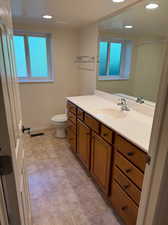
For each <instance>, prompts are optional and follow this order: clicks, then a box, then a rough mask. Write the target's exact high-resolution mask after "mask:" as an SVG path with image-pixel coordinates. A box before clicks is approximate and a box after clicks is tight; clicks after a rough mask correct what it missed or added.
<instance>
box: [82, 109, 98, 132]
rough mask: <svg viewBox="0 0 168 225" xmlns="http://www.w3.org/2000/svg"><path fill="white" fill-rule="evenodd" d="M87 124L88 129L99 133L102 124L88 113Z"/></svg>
mask: <svg viewBox="0 0 168 225" xmlns="http://www.w3.org/2000/svg"><path fill="white" fill-rule="evenodd" d="M85 123H86V124H87V125H88V127H90V128H92V129H93V130H94V131H96V133H99V128H100V123H99V122H98V121H97V120H96V119H94V118H93V117H92V116H90V115H89V114H87V113H85Z"/></svg>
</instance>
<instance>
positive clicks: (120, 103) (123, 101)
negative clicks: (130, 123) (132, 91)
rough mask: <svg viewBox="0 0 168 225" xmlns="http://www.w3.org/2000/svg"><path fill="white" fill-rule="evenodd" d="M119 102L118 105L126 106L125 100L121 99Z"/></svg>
mask: <svg viewBox="0 0 168 225" xmlns="http://www.w3.org/2000/svg"><path fill="white" fill-rule="evenodd" d="M119 100H120V102H119V103H117V105H125V104H126V100H125V98H120V99H119Z"/></svg>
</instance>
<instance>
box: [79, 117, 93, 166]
mask: <svg viewBox="0 0 168 225" xmlns="http://www.w3.org/2000/svg"><path fill="white" fill-rule="evenodd" d="M90 141H91V130H90V128H89V127H88V126H87V125H85V124H84V123H83V122H82V121H80V120H78V121H77V155H78V157H79V159H80V160H81V161H82V163H83V164H84V165H85V167H86V168H87V169H90Z"/></svg>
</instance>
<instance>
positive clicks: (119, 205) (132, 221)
mask: <svg viewBox="0 0 168 225" xmlns="http://www.w3.org/2000/svg"><path fill="white" fill-rule="evenodd" d="M111 203H112V205H113V207H114V209H115V211H116V212H117V214H118V215H119V216H120V217H121V218H122V219H123V221H124V222H125V224H126V225H136V220H137V215H138V207H137V206H136V204H135V203H134V202H133V201H132V200H131V199H130V198H129V197H128V196H127V194H126V193H124V191H123V190H122V189H121V188H120V186H119V185H118V184H117V183H116V182H115V181H114V182H113V183H112V195H111Z"/></svg>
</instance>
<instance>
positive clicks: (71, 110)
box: [67, 102, 77, 153]
mask: <svg viewBox="0 0 168 225" xmlns="http://www.w3.org/2000/svg"><path fill="white" fill-rule="evenodd" d="M76 112H77V107H76V106H75V105H74V104H72V103H70V102H68V103H67V116H68V124H67V138H68V142H69V145H70V149H71V151H72V152H74V153H76V144H77V143H76V120H77V118H76Z"/></svg>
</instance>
